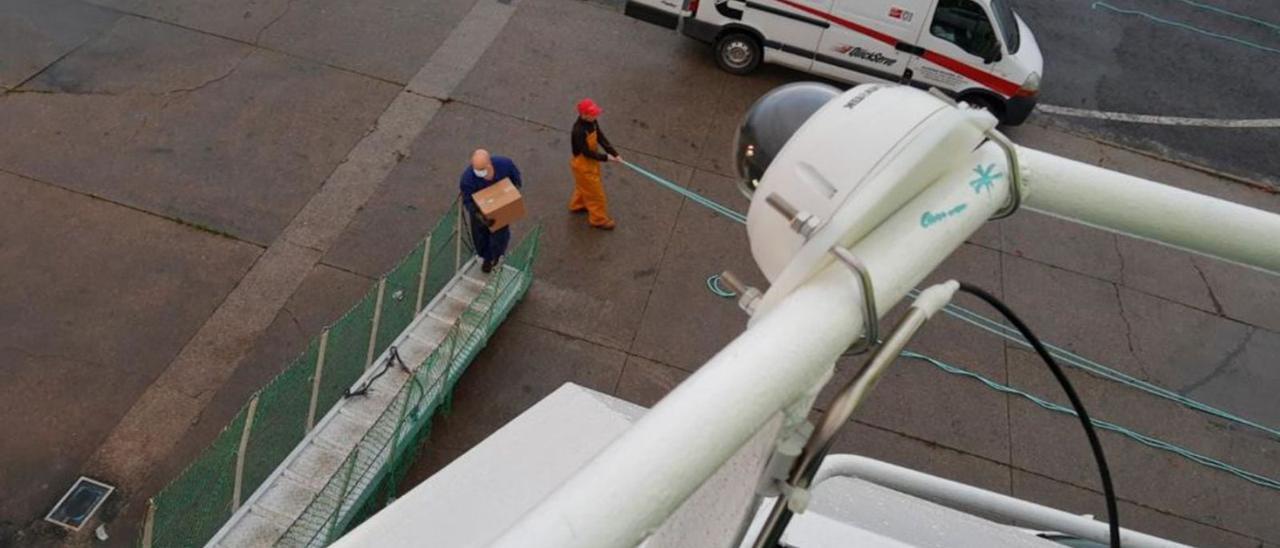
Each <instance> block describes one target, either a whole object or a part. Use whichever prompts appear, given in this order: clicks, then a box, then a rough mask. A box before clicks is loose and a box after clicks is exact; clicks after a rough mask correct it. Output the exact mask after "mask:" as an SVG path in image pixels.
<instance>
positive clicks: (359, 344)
mask: <svg viewBox="0 0 1280 548" xmlns="http://www.w3.org/2000/svg"><path fill="white" fill-rule="evenodd" d="M377 299H378V287H377V286H376V285H375V286H374V287H372V288H371V289H370V290H369V292H368V293H366V294H365V296H364V298H362V299H360V302H358V303H356V305H355V306H354V307H352V308H351V310H350V311H349V312H347V315H345V316H343V317H342V319H341V320H338V322H337V323H335V324H333V327H330V328H329V341H328V344H326V345H325V354H324V363H323V364H322V365H321V368H320V391H319V395H318V396H317V397H316V409H317V411H316V417H317V419H316V420H319V417H321V416H323V415H324V412H327V411H328V410H329V408H330V407H333V404H335V403H337V402H338V400H339V399H340V398H342V394H343V393H345V392H346V391H347V389H348V388H351V385H353V384H355V382H356V380H357V379H359V378H360V375H361V374H362V373H364V370H365V366H366V365H367V364H368V360H369V331H370V330H372V329H373V305H374V301H376V300H377ZM320 410H323V411H324V412H322V411H320Z"/></svg>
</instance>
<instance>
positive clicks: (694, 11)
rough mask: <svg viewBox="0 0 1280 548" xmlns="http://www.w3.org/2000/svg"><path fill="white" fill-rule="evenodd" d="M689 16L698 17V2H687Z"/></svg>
mask: <svg viewBox="0 0 1280 548" xmlns="http://www.w3.org/2000/svg"><path fill="white" fill-rule="evenodd" d="M689 15H692V16H694V17H697V16H698V0H689Z"/></svg>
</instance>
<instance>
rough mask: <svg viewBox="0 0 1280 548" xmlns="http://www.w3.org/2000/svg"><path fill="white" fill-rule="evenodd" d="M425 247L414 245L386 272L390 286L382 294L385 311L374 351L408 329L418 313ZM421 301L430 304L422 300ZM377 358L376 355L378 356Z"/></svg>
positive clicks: (380, 320) (379, 317)
mask: <svg viewBox="0 0 1280 548" xmlns="http://www.w3.org/2000/svg"><path fill="white" fill-rule="evenodd" d="M423 249H424V248H423V244H422V243H421V242H420V243H418V245H416V246H414V248H413V251H412V252H410V253H409V255H408V256H406V257H405V258H404V260H402V261H400V264H398V265H396V267H395V268H393V269H391V272H388V273H387V278H386V280H387V286H386V288H385V289H384V290H383V293H382V312H381V314H380V315H379V316H378V339H377V342H376V343H374V351H375V352H378V353H381V352H382V351H383V350H384V349H386V348H387V347H389V346H391V342H392V341H394V340H395V338H396V337H398V336H399V335H400V333H401V332H402V331H404V328H406V327H409V322H412V321H413V317H414V315H416V314H417V310H414V308H413V307H414V304H415V303H417V298H418V275H419V274H420V273H421V272H422V254H423V252H424V251H423ZM422 302H424V303H426V302H429V300H428V299H426V298H425V296H424V298H423V300H422ZM375 358H376V356H375Z"/></svg>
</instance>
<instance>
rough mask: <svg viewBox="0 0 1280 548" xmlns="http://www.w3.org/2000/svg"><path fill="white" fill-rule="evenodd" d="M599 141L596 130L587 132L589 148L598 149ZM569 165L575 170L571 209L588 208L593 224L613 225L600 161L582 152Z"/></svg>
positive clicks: (580, 209) (589, 218) (570, 202)
mask: <svg viewBox="0 0 1280 548" xmlns="http://www.w3.org/2000/svg"><path fill="white" fill-rule="evenodd" d="M598 142H599V140H598V139H597V138H596V132H595V131H592V132H591V133H588V134H587V150H596V145H597V144H598ZM569 167H570V168H571V169H572V170H573V198H572V199H570V200H569V211H582V210H583V209H586V210H587V215H588V220H589V221H590V222H591V226H608V225H612V224H613V219H611V218H609V200H608V199H607V198H605V196H604V182H603V181H601V180H600V162H598V161H596V160H594V159H592V158H588V157H587V156H586V155H585V154H580V155H577V156H574V157H573V159H572V160H570V161H569Z"/></svg>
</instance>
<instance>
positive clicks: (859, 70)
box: [813, 0, 934, 82]
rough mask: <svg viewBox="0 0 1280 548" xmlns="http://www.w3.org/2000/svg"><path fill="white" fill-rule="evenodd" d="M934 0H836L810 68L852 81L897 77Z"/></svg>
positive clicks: (912, 49) (816, 71)
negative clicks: (828, 26)
mask: <svg viewBox="0 0 1280 548" xmlns="http://www.w3.org/2000/svg"><path fill="white" fill-rule="evenodd" d="M933 1H934V0H889V1H868V0H836V2H835V4H834V5H833V6H832V9H831V14H830V16H829V18H828V19H829V20H830V21H831V23H832V25H831V27H830V28H828V29H827V30H826V32H824V33H823V35H822V40H821V42H820V43H819V45H818V52H817V55H816V56H815V60H816V61H817V62H815V63H814V64H813V72H814V73H815V74H821V75H823V76H828V77H831V78H836V79H839V80H845V81H853V82H868V81H891V82H896V81H898V80H899V79H901V78H902V75H903V73H904V72H905V71H906V70H907V66H908V63H909V62H910V58H911V55H912V53H913V51H915V48H913V42H914V41H915V39H916V37H917V36H919V35H920V30H921V28H923V26H924V20H925V19H927V18H928V13H929V7H930V4H932V3H933Z"/></svg>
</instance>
